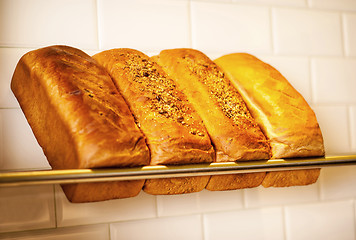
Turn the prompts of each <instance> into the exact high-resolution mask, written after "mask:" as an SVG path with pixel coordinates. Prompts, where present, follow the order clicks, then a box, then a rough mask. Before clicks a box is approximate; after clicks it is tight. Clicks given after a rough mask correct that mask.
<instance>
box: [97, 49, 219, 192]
mask: <svg viewBox="0 0 356 240" xmlns="http://www.w3.org/2000/svg"><path fill="white" fill-rule="evenodd" d="M93 58H94V59H96V60H97V61H98V62H99V64H101V65H102V66H103V67H104V68H105V69H106V70H107V71H108V73H109V74H110V75H111V77H112V79H113V80H114V83H115V84H116V86H117V88H118V89H119V91H120V92H121V93H122V95H123V96H124V98H125V100H126V102H127V103H128V105H129V107H130V109H131V111H132V113H133V114H134V117H135V119H136V122H137V124H138V126H139V127H140V129H141V130H142V132H143V133H144V134H145V136H146V138H147V144H148V146H149V149H150V152H151V165H157V164H163V165H167V164H191V163H209V162H213V161H214V157H215V152H214V149H213V147H212V145H211V142H210V139H209V136H208V133H207V132H206V129H205V127H204V125H203V124H202V120H201V118H200V117H199V116H198V114H197V113H196V112H195V110H194V109H193V107H192V106H191V105H190V103H189V102H188V100H187V98H186V97H185V95H184V94H182V92H181V91H180V90H179V89H178V88H177V86H176V84H175V83H174V82H173V81H172V80H171V79H170V78H168V77H167V75H166V74H165V73H164V71H163V70H162V69H161V68H160V67H159V66H158V65H157V63H155V62H154V61H152V60H151V59H150V58H149V57H148V56H147V55H145V54H143V53H142V52H139V51H136V50H133V49H112V50H108V51H104V52H101V53H98V54H96V55H94V56H93ZM208 180H209V176H204V177H193V178H180V179H158V180H157V179H151V180H147V181H146V183H145V185H144V191H146V192H148V193H150V194H179V193H188V192H195V191H200V190H202V189H204V187H205V185H206V184H207V182H208ZM182 182H184V183H185V184H183V185H182V184H181V183H182Z"/></svg>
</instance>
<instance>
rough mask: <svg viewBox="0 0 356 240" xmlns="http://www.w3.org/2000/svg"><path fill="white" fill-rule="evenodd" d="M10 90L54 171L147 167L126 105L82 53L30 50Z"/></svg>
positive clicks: (145, 154)
mask: <svg viewBox="0 0 356 240" xmlns="http://www.w3.org/2000/svg"><path fill="white" fill-rule="evenodd" d="M11 88H12V91H13V92H14V94H15V96H16V97H17V99H18V101H19V103H20V106H21V108H22V110H23V112H24V113H25V116H26V118H27V120H28V122H29V124H30V126H31V127H32V129H33V132H34V134H35V136H36V138H37V140H38V142H39V144H40V145H41V147H42V148H43V150H44V153H45V155H46V156H47V158H48V161H49V163H50V164H51V165H52V167H53V168H54V169H65V168H94V167H110V166H117V167H130V166H138V165H146V164H148V163H149V150H148V148H147V145H146V143H145V137H144V136H143V134H142V133H141V132H140V130H139V129H138V127H137V126H136V125H135V122H134V118H133V116H132V114H131V112H130V110H129V108H128V106H127V104H126V103H125V101H124V99H123V98H122V96H121V95H120V93H119V92H118V91H117V89H116V87H115V85H114V84H113V82H112V80H111V78H110V76H109V75H108V74H107V72H106V71H105V69H103V68H102V67H100V66H99V65H98V64H97V63H96V61H95V60H93V59H92V58H91V57H90V56H88V55H87V54H85V53H84V52H82V51H80V50H78V49H75V48H72V47H67V46H51V47H45V48H41V49H38V50H35V51H31V52H29V53H27V54H25V55H24V56H23V57H22V58H21V59H20V61H19V63H18V65H17V67H16V69H15V72H14V75H13V78H12V82H11Z"/></svg>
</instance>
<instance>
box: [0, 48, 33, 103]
mask: <svg viewBox="0 0 356 240" xmlns="http://www.w3.org/2000/svg"><path fill="white" fill-rule="evenodd" d="M31 50H32V49H29V48H0V108H19V104H18V102H17V100H16V98H15V96H14V95H13V93H12V91H11V89H10V84H11V78H12V75H13V74H14V71H15V68H16V65H17V63H18V61H19V60H20V58H21V57H22V56H23V55H24V54H25V53H27V52H29V51H31Z"/></svg>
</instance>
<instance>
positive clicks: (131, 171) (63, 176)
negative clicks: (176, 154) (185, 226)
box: [0, 154, 356, 187]
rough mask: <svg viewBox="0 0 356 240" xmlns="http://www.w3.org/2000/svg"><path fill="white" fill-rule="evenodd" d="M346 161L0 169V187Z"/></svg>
mask: <svg viewBox="0 0 356 240" xmlns="http://www.w3.org/2000/svg"><path fill="white" fill-rule="evenodd" d="M346 165H356V154H355V155H335V156H326V157H314V158H295V159H272V160H261V161H246V162H222V163H211V164H192V165H179V166H161V165H159V166H144V167H136V168H105V169H103V168H101V169H69V170H36V171H22V172H0V187H9V186H23V185H41V184H68V183H83V182H104V181H122V180H139V179H154V178H171V177H191V176H204V175H222V174H234V173H250V172H266V171H284V170H297V169H312V168H324V167H333V166H346Z"/></svg>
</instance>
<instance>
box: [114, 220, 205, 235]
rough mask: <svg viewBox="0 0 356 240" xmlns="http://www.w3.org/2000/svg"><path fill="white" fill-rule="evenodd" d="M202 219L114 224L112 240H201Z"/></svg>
mask: <svg viewBox="0 0 356 240" xmlns="http://www.w3.org/2000/svg"><path fill="white" fill-rule="evenodd" d="M200 219H201V217H200V216H199V215H188V216H182V217H173V218H156V219H152V220H140V221H129V222H119V223H114V224H111V225H110V233H111V239H112V240H119V239H128V240H131V239H147V240H160V239H162V240H166V239H170V240H181V239H192V240H200V239H202V229H201V224H200Z"/></svg>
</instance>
